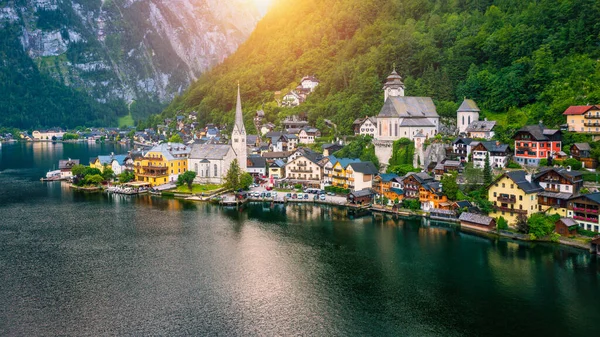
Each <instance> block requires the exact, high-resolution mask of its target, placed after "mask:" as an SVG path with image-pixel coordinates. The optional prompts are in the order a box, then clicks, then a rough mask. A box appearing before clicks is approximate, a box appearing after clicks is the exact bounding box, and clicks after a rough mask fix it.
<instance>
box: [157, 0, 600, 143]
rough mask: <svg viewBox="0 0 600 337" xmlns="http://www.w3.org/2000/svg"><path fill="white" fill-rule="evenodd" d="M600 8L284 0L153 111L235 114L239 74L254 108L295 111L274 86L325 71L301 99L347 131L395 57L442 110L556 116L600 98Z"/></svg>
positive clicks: (369, 106) (374, 103) (589, 0)
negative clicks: (466, 106)
mask: <svg viewBox="0 0 600 337" xmlns="http://www.w3.org/2000/svg"><path fill="white" fill-rule="evenodd" d="M599 15H600V3H599V2H598V1H595V0H538V1H522V0H453V1H446V0H386V1H379V0H304V1H291V0H280V1H278V2H277V3H276V5H275V6H274V8H273V9H272V10H271V11H270V12H269V13H267V15H266V16H265V17H264V18H263V20H262V21H261V22H260V23H259V24H258V26H257V28H256V30H255V31H254V33H253V34H252V35H251V36H250V38H249V39H248V40H247V41H246V42H245V43H244V44H243V45H242V46H241V47H240V48H239V49H238V50H237V52H236V53H234V54H233V55H232V56H230V57H229V58H228V59H227V60H226V61H225V62H224V63H223V64H222V65H220V66H218V67H216V68H214V69H213V70H212V71H211V72H209V73H207V74H205V75H204V76H202V77H201V78H200V79H199V81H198V82H197V83H195V84H194V85H192V87H191V88H190V89H189V90H188V91H187V92H186V93H185V94H183V95H182V96H180V97H177V98H176V99H175V100H174V101H173V102H172V103H171V105H170V106H169V107H168V108H167V109H166V110H165V112H163V115H162V116H159V117H158V118H154V119H151V121H150V122H151V123H157V122H158V121H159V119H160V118H162V117H163V116H170V115H174V114H176V113H178V112H179V111H190V110H196V111H198V112H199V115H200V116H201V119H202V120H203V121H211V122H231V120H232V119H233V107H234V103H235V101H234V98H235V89H236V88H235V87H236V83H237V81H240V83H241V87H242V95H243V100H244V106H245V111H246V117H245V118H247V119H248V120H250V119H251V117H252V116H251V115H252V113H253V110H254V109H256V108H259V107H261V106H263V105H264V107H265V110H266V113H267V118H268V119H270V120H275V119H276V117H277V115H278V114H279V115H281V114H285V113H290V112H295V110H283V112H282V110H281V109H280V108H277V107H276V105H275V104H274V103H273V101H274V92H275V91H278V90H284V91H285V90H286V89H287V90H289V88H293V86H294V85H295V84H297V82H298V81H299V80H300V79H301V78H302V76H305V75H316V76H317V77H318V78H319V79H320V80H321V84H320V86H319V87H318V88H317V90H316V92H315V93H314V94H313V95H311V96H310V97H309V99H308V100H307V102H306V103H305V104H303V105H302V106H301V107H300V108H296V110H302V111H306V112H308V115H309V118H310V120H311V121H312V122H315V123H317V125H322V123H321V121H322V119H323V118H327V119H331V120H333V121H334V122H335V123H336V124H337V125H338V128H339V129H340V130H341V131H344V132H350V127H351V124H352V122H353V120H354V118H356V117H358V116H365V115H375V114H377V113H378V112H379V109H380V108H381V105H382V104H383V94H382V90H381V87H382V82H383V80H384V79H385V77H386V76H387V75H388V74H389V72H390V71H391V70H392V65H393V64H395V65H396V68H397V70H398V72H399V73H400V74H401V75H402V76H403V77H404V80H405V84H406V87H407V92H406V94H407V95H412V96H421V95H424V96H430V97H432V98H433V99H434V100H435V101H436V104H437V107H438V111H439V112H440V114H442V115H446V116H451V115H454V114H455V110H456V108H457V107H458V104H457V103H460V101H462V99H463V96H467V97H470V98H473V99H475V100H476V101H477V103H478V104H479V105H480V107H481V108H482V110H483V111H484V114H486V115H487V116H488V117H491V118H497V119H499V120H500V121H501V122H502V123H503V124H504V125H506V124H511V123H512V124H522V123H524V122H526V121H529V122H534V121H537V120H540V119H543V120H544V122H545V123H546V124H548V125H557V124H560V123H563V122H564V121H563V118H562V116H561V113H562V112H563V111H564V109H565V108H566V107H567V106H569V105H571V104H585V103H588V102H589V103H600V66H599V62H598V61H597V59H598V57H600V43H599V41H600V34H599V33H600V20H598V19H597V18H598V17H599ZM283 93H285V92H283ZM509 111H510V113H509V114H506V115H505V113H506V112H509ZM229 124H231V123H229Z"/></svg>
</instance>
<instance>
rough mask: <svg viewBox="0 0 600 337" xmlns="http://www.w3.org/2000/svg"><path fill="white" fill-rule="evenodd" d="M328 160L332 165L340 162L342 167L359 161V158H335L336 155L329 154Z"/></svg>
mask: <svg viewBox="0 0 600 337" xmlns="http://www.w3.org/2000/svg"><path fill="white" fill-rule="evenodd" d="M329 162H330V163H331V164H332V165H333V166H335V165H336V164H337V163H340V165H341V166H342V168H346V167H348V165H350V164H351V163H360V159H358V158H337V157H336V156H329Z"/></svg>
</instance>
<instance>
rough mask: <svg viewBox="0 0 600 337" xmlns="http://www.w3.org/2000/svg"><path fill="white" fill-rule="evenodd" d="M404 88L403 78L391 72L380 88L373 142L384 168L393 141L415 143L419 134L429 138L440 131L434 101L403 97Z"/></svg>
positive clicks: (389, 156)
mask: <svg viewBox="0 0 600 337" xmlns="http://www.w3.org/2000/svg"><path fill="white" fill-rule="evenodd" d="M404 89H405V86H404V83H403V82H402V77H400V75H398V73H397V72H396V70H394V71H393V72H392V73H391V74H390V76H388V78H387V80H386V83H385V85H384V86H383V91H384V104H383V107H382V108H381V111H380V112H379V115H377V133H376V135H375V139H374V141H373V144H374V145H375V154H376V155H377V158H378V159H379V162H380V163H381V164H383V165H387V164H388V163H389V159H390V158H391V156H392V144H393V142H394V141H395V140H398V139H400V138H409V139H410V140H414V138H415V136H416V135H418V134H422V135H424V136H425V137H427V138H430V137H433V136H435V135H436V134H437V133H438V132H439V127H440V116H439V115H438V114H437V111H436V108H435V104H434V103H433V100H432V99H431V98H430V97H411V96H404Z"/></svg>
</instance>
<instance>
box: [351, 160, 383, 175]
mask: <svg viewBox="0 0 600 337" xmlns="http://www.w3.org/2000/svg"><path fill="white" fill-rule="evenodd" d="M348 167H351V168H352V170H353V171H354V172H359V173H362V174H377V173H379V170H378V169H377V167H375V164H373V163H372V162H370V161H365V162H359V163H350V165H348Z"/></svg>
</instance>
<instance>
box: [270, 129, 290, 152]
mask: <svg viewBox="0 0 600 337" xmlns="http://www.w3.org/2000/svg"><path fill="white" fill-rule="evenodd" d="M267 135H272V136H273V137H269V141H270V142H271V146H270V149H271V150H272V151H273V152H286V151H294V150H296V148H297V147H298V137H297V136H296V135H293V134H285V133H282V132H269V133H267Z"/></svg>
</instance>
